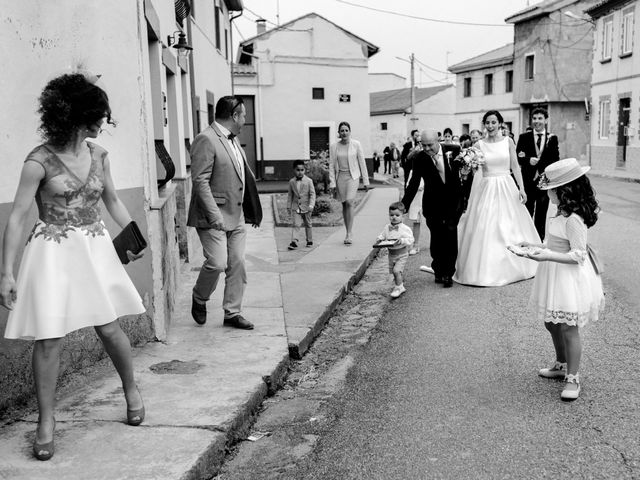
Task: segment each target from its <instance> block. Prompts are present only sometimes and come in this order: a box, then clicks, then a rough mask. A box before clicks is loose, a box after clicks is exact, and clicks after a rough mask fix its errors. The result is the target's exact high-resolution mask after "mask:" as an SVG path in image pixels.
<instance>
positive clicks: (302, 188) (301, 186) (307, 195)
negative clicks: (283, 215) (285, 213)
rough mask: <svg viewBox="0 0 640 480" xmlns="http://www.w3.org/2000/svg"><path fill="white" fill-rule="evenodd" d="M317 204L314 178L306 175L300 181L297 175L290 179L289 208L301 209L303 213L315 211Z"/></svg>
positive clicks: (292, 209) (293, 209)
mask: <svg viewBox="0 0 640 480" xmlns="http://www.w3.org/2000/svg"><path fill="white" fill-rule="evenodd" d="M315 205H316V189H315V187H314V186H313V180H311V179H310V178H309V177H307V176H306V175H305V176H304V177H302V180H300V181H298V180H297V179H296V178H295V177H293V178H292V179H291V180H289V194H288V195H287V208H289V209H290V210H291V211H293V212H295V211H296V210H298V208H299V209H300V211H301V212H302V213H307V212H311V211H313V207H315Z"/></svg>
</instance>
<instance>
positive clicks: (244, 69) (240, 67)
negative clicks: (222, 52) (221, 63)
mask: <svg viewBox="0 0 640 480" xmlns="http://www.w3.org/2000/svg"><path fill="white" fill-rule="evenodd" d="M231 67H232V70H233V74H234V75H255V74H256V69H255V68H254V67H253V65H252V64H246V63H234V64H232V66H231Z"/></svg>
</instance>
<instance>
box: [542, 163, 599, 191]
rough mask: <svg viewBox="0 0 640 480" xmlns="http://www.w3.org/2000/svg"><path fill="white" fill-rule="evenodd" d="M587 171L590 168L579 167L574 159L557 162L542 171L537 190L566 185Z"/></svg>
mask: <svg viewBox="0 0 640 480" xmlns="http://www.w3.org/2000/svg"><path fill="white" fill-rule="evenodd" d="M589 170H591V167H581V166H580V164H579V163H578V160H576V159H575V158H564V159H562V160H558V161H557V162H554V163H552V164H551V165H549V166H548V167H547V168H545V169H544V173H543V174H542V175H540V180H538V188H539V189H540V190H550V189H552V188H556V187H559V186H561V185H566V184H567V183H569V182H573V181H574V180H575V179H576V178H580V177H581V176H582V175H584V174H585V173H587V172H588V171H589Z"/></svg>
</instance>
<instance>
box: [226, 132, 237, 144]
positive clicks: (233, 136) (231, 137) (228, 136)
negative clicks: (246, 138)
mask: <svg viewBox="0 0 640 480" xmlns="http://www.w3.org/2000/svg"><path fill="white" fill-rule="evenodd" d="M227 138H228V139H229V140H231V141H232V142H233V139H234V138H236V136H235V134H234V133H230V134H229V135H227Z"/></svg>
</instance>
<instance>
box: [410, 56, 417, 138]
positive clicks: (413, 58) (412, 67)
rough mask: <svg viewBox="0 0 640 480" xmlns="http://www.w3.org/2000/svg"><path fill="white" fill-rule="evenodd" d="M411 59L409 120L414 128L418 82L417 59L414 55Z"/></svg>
mask: <svg viewBox="0 0 640 480" xmlns="http://www.w3.org/2000/svg"><path fill="white" fill-rule="evenodd" d="M409 58H410V59H411V117H409V118H410V119H411V126H412V127H413V126H414V124H415V118H413V113H414V109H415V106H416V90H415V85H416V80H415V66H414V63H415V57H414V55H413V53H412V54H411V57H409Z"/></svg>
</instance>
